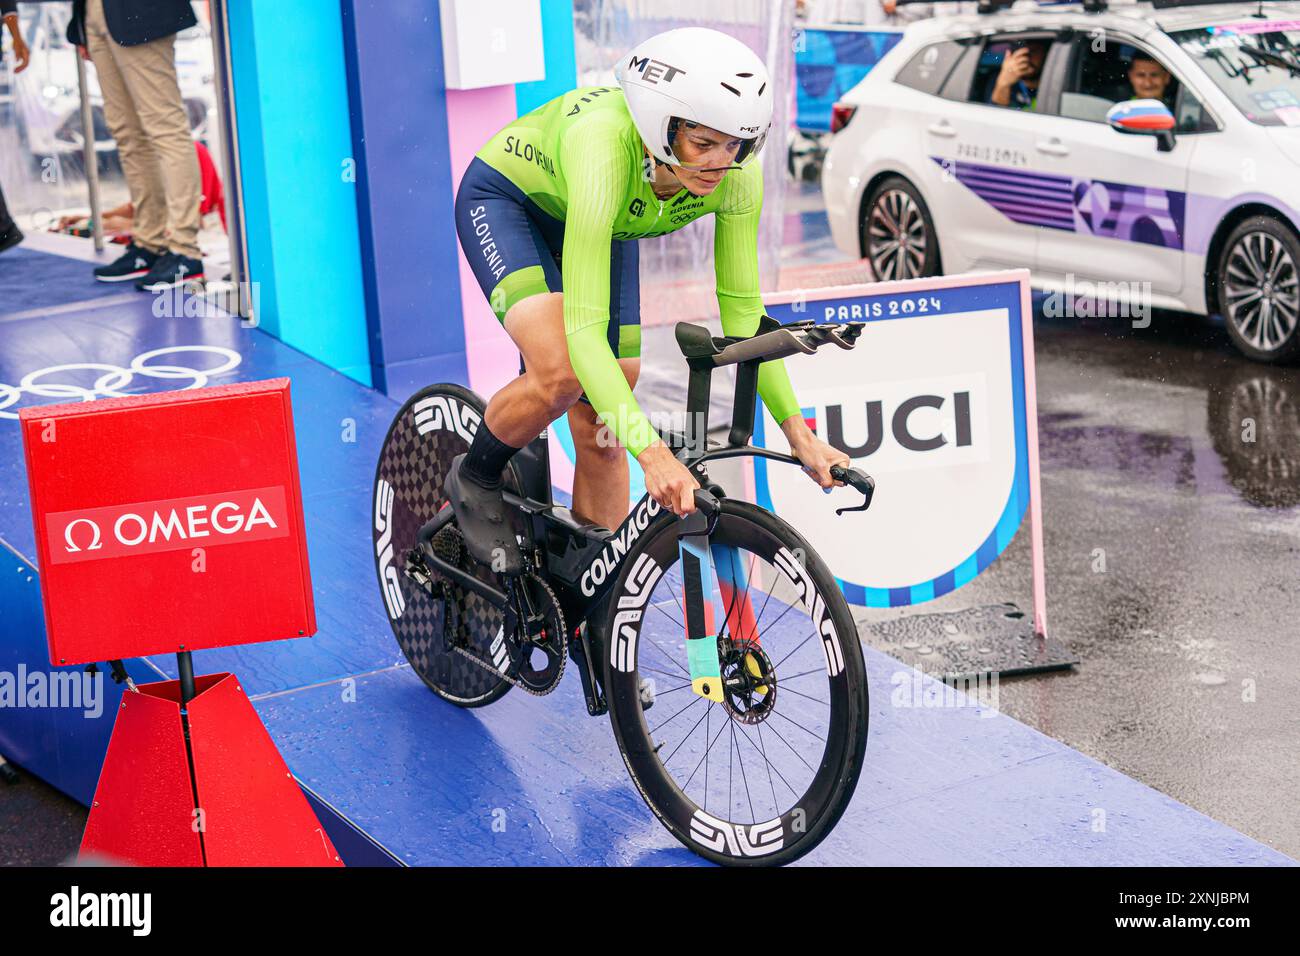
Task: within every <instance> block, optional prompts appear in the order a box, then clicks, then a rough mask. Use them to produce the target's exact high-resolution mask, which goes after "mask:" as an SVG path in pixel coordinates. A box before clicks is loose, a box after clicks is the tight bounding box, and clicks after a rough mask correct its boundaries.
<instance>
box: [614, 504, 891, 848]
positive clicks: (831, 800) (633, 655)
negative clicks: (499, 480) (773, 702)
mask: <svg viewBox="0 0 1300 956" xmlns="http://www.w3.org/2000/svg"><path fill="white" fill-rule="evenodd" d="M677 530H678V523H677V521H676V520H675V519H673V518H671V516H670V517H668V518H667V519H664V520H661V521H660V522H658V523H656V524H655V525H653V526H652V527H651V528H650V529H649V531H648V533H647V534H645V535H643V537H642V542H641V544H640V546H639V547H637V548H636V550H635V552H634V553H632V554H629V555H628V557H627V558H626V559H625V561H624V565H623V568H622V570H621V572H620V574H619V577H618V579H617V581H616V582H615V586H614V590H613V591H612V592H611V597H612V600H610V601H609V602H608V607H609V612H608V617H607V620H606V629H605V634H606V635H607V637H606V640H607V642H608V646H607V647H606V649H605V675H606V678H605V687H606V693H607V697H608V701H609V713H610V720H611V722H612V724H613V727H614V735H615V738H616V739H617V741H618V747H619V751H620V753H621V754H622V756H623V761H624V763H625V764H626V766H627V769H628V772H629V773H630V774H631V776H632V780H633V782H634V783H635V784H636V786H637V789H638V790H639V791H640V793H641V796H642V797H643V798H644V800H645V802H646V804H647V806H649V808H650V809H651V811H652V812H653V813H654V814H655V815H656V816H657V817H658V818H659V820H660V821H661V822H662V823H663V824H664V826H666V827H667V828H668V830H669V831H670V832H671V833H672V834H673V835H674V836H675V837H676V838H677V839H678V840H680V841H681V842H682V843H683V844H684V845H685V846H687V847H688V848H689V849H691V850H692V851H694V852H695V853H697V854H699V855H700V856H702V857H704V858H706V859H708V860H712V861H713V862H716V863H720V864H724V865H729V866H773V865H783V864H786V863H790V862H792V861H794V860H796V859H798V858H799V857H801V856H803V855H804V854H806V853H808V852H809V851H810V850H812V849H813V848H814V847H816V846H817V845H818V844H819V843H820V842H821V841H822V840H823V839H824V838H825V837H826V835H827V834H828V833H829V832H830V831H831V829H832V828H833V827H834V826H835V824H836V822H837V821H838V820H839V819H840V816H841V815H842V814H843V813H844V810H845V808H846V807H847V806H848V804H849V801H850V799H851V798H852V796H853V792H854V789H855V788H856V786H857V781H858V777H859V775H860V773H861V770H862V763H863V759H864V755H865V751H866V742H867V721H868V695H867V681H866V668H865V665H864V663H863V659H862V648H861V645H860V644H859V642H858V639H857V628H856V625H855V624H854V621H853V616H852V614H851V613H850V611H849V607H848V603H847V602H846V601H845V600H844V595H843V593H842V592H841V591H840V589H839V586H838V585H837V584H836V581H835V578H834V576H833V575H832V574H831V573H830V571H829V569H828V568H827V567H826V565H825V564H824V563H823V562H822V560H821V558H820V557H819V556H818V555H817V554H816V552H815V551H813V549H812V547H811V546H810V545H809V544H808V542H807V541H806V540H805V539H804V538H803V537H802V536H801V535H800V534H799V533H798V532H797V531H795V529H793V528H792V527H790V525H788V524H787V523H786V522H784V521H782V520H781V519H780V518H778V517H776V516H775V515H773V514H771V513H770V512H768V511H765V510H763V509H762V508H759V507H757V506H755V505H752V504H749V503H747V502H742V501H735V500H733V499H723V500H722V513H721V515H720V517H719V520H718V525H717V528H716V530H715V532H714V534H713V535H712V536H711V537H710V542H711V543H712V544H713V545H715V546H724V547H732V548H737V547H743V548H745V549H746V550H749V549H750V548H751V547H756V548H760V549H761V550H759V551H755V552H753V553H754V554H761V555H764V556H765V558H771V560H772V566H773V569H774V571H773V576H774V577H775V573H776V571H778V570H779V571H780V572H781V573H782V574H785V576H786V578H787V579H788V581H789V584H790V586H791V590H790V591H789V592H788V593H790V594H795V593H797V592H799V591H800V590H801V589H802V593H803V594H804V595H807V605H806V606H807V608H808V612H809V618H812V619H815V620H816V621H817V624H816V627H815V628H814V632H813V633H814V634H815V633H816V632H817V631H818V630H820V632H821V636H822V645H823V646H822V651H823V654H824V657H822V658H821V661H822V666H824V667H825V668H826V673H827V689H828V693H829V695H830V697H831V698H832V700H831V701H830V702H829V705H830V708H831V710H830V714H829V716H828V733H827V746H826V749H825V752H824V753H823V754H822V757H821V761H820V763H819V764H818V765H817V766H816V767H815V768H813V767H811V766H810V772H812V773H813V774H814V776H813V778H812V782H811V783H810V785H809V787H808V789H807V791H806V792H805V793H804V794H803V797H802V798H801V799H802V801H803V802H802V803H796V805H795V806H792V807H791V808H789V810H787V811H786V812H784V813H782V814H781V815H780V816H779V817H774V818H773V819H771V820H766V821H753V820H751V821H750V822H748V823H739V822H733V821H732V820H731V819H729V818H728V819H724V818H722V817H720V816H718V815H717V814H716V813H710V812H709V811H708V810H707V809H705V808H702V807H700V806H699V805H698V804H697V803H696V802H695V800H694V799H692V798H691V797H690V796H688V795H687V794H686V793H685V792H684V791H683V789H682V787H680V786H679V785H678V781H677V779H676V778H675V777H674V776H673V774H672V773H670V772H669V771H667V770H666V769H665V763H666V762H671V761H672V760H673V759H674V757H673V756H672V755H668V756H667V757H665V758H661V756H660V754H659V753H658V751H657V748H656V743H655V740H654V739H653V738H652V735H651V728H650V727H649V725H648V721H650V720H658V719H662V717H660V718H655V717H652V716H650V715H653V714H654V711H653V710H651V711H647V710H645V708H644V707H643V704H642V699H641V694H640V689H639V685H640V682H641V677H642V674H641V673H640V669H641V667H642V666H643V665H642V661H641V660H640V654H641V651H642V648H643V647H644V646H646V644H647V641H646V640H645V639H644V637H645V635H643V633H642V630H643V626H644V625H645V623H646V620H647V617H648V616H649V615H650V611H649V607H650V606H651V605H652V604H657V603H659V602H658V600H656V601H651V600H650V599H651V597H652V596H653V595H656V594H658V593H659V592H660V590H661V589H662V584H661V582H668V581H669V578H670V574H671V572H672V567H673V565H674V564H675V563H677V561H678V556H677V535H676V532H677ZM779 549H785V552H786V555H787V556H790V555H802V556H803V560H802V562H795V563H794V564H793V565H790V566H789V569H788V570H787V568H786V567H785V566H783V565H789V561H787V560H786V558H784V557H783V558H781V559H780V561H781V564H778V563H777V561H778V559H777V558H776V555H777V552H778V550H779ZM800 576H801V577H803V578H804V581H803V582H802V583H801V582H799V581H796V580H795V579H796V577H800ZM669 587H670V589H671V583H670V584H669ZM773 587H774V588H775V587H776V585H773ZM808 587H811V589H812V590H811V592H809V590H807V588H808ZM760 593H763V592H761V591H760V592H756V595H757V594H760ZM814 595H815V596H816V597H814ZM818 597H819V598H820V601H819V600H817V598H818ZM778 603H780V602H778ZM766 606H767V604H766V602H765V603H764V611H763V612H761V613H760V614H759V615H758V618H759V622H758V623H761V621H762V619H763V618H764V616H765V615H766ZM790 606H791V607H793V606H794V605H793V604H792V605H790ZM670 616H671V615H670ZM778 620H779V619H778ZM682 636H683V637H684V635H682ZM810 636H811V635H810ZM759 638H760V641H761V640H762V638H763V635H762V634H761V633H760V634H759ZM791 653H794V652H791ZM814 653H815V642H814ZM684 659H685V657H684V652H683V657H682V660H684ZM658 660H660V659H658V658H656V661H658ZM659 673H663V671H662V670H661V671H659ZM772 673H773V674H774V675H775V676H776V678H777V680H776V681H774V682H773V683H774V686H776V687H777V693H780V687H781V684H780V679H781V673H780V666H779V665H778V666H777V667H776V669H774V670H773V672H772ZM674 676H677V675H676V674H674ZM795 676H798V677H803V676H807V675H804V674H797V675H795ZM687 683H689V679H688V678H687ZM690 693H691V692H690V691H689V689H687V690H686V694H687V695H689V694H690ZM795 693H797V692H795V691H788V692H787V696H790V695H791V694H795ZM664 699H666V695H665V696H664ZM685 699H686V698H678V699H677V700H685ZM701 700H703V698H695V703H699V702H700V701H701ZM795 700H796V701H797V697H796V698H795ZM706 703H707V702H706ZM671 706H673V707H674V708H675V706H676V704H674V705H671ZM691 706H694V705H693V704H692V705H691ZM715 706H718V705H715V704H711V703H709V704H707V707H708V708H709V709H711V708H713V707H715ZM778 706H779V701H778ZM721 716H724V717H726V716H728V712H727V711H726V710H724V711H723V712H722V714H721ZM675 717H676V715H675V714H674V717H673V718H670V719H675ZM728 719H730V720H733V721H735V718H734V717H728ZM666 722H667V721H665V723H666ZM772 723H773V727H772V728H771V729H772V731H773V732H774V733H775V732H776V730H777V728H778V726H779V725H777V724H776V722H775V721H773V722H772ZM693 732H694V731H692V733H693ZM721 733H722V731H721V730H719V734H721ZM733 734H734V728H733ZM708 736H709V731H707V730H706V733H705V738H706V739H707V738H708ZM714 739H715V740H716V739H717V738H714ZM735 739H736V738H735V737H734V736H733V740H735ZM759 739H760V741H761V739H762V738H761V736H760V738H759ZM683 743H685V741H683ZM750 743H751V744H752V743H753V739H752V737H751V739H750ZM660 746H663V745H662V744H661V745H660ZM679 746H680V745H679ZM737 746H738V747H740V748H743V742H741V743H740V744H738V745H737ZM706 749H707V748H706ZM791 749H792V750H793V749H794V748H793V747H792V748H791ZM732 756H733V758H734V755H732ZM763 759H764V760H768V757H767V755H766V753H764V758H763ZM733 763H734V759H733ZM769 766H771V763H769ZM697 770H698V765H697ZM707 774H708V771H707V767H706V781H705V794H706V796H705V803H706V806H707V803H708V797H707V794H708V792H709V790H708V782H707ZM782 779H783V780H784V779H785V778H784V777H782ZM690 783H691V781H689V780H688V781H687V786H688V787H689V785H690ZM729 787H730V781H729ZM746 789H748V783H747V784H746ZM776 799H777V796H776V792H775V788H774V792H773V800H774V802H775V801H776ZM728 806H729V807H731V806H734V803H733V802H732V800H731V799H730V795H729V799H728ZM778 809H779V808H778ZM796 811H798V813H796ZM778 821H779V823H780V826H779V827H778V826H776V824H777V822H778Z"/></svg>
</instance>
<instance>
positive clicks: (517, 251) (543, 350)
mask: <svg viewBox="0 0 1300 956" xmlns="http://www.w3.org/2000/svg"><path fill="white" fill-rule="evenodd" d="M544 220H545V217H544V216H542V215H541V214H540V212H539V211H537V210H535V209H533V208H531V203H530V201H529V200H528V198H527V197H526V196H525V195H524V194H523V192H522V191H520V189H519V188H518V187H517V186H515V185H514V184H513V183H511V182H510V181H509V180H508V179H506V178H505V177H504V176H503V175H501V173H499V172H497V171H496V170H495V169H493V168H492V167H491V166H489V165H487V164H486V163H484V162H483V161H482V160H480V159H475V160H474V161H473V162H472V163H470V166H469V169H467V170H466V172H465V176H464V177H463V178H462V180H461V185H460V189H459V190H458V191H457V194H456V231H457V234H458V236H459V239H460V244H461V248H462V249H463V250H464V252H465V256H466V259H467V260H468V261H469V264H470V268H471V269H472V270H473V272H474V277H475V278H476V279H477V280H478V283H479V287H480V288H481V289H482V290H483V294H484V296H486V297H487V300H488V303H489V304H490V305H491V307H492V311H493V312H494V313H495V314H496V316H497V318H498V319H500V320H501V322H502V324H503V325H504V326H505V329H506V332H507V333H508V334H509V335H510V337H511V339H513V340H514V343H515V345H516V346H517V347H518V348H519V350H520V352H521V353H522V354H523V356H524V362H525V364H526V367H527V369H528V371H527V372H526V373H523V374H521V375H520V376H519V378H517V379H515V380H514V381H512V382H511V383H510V384H509V385H507V386H506V387H505V388H503V389H502V390H500V391H499V392H497V393H496V394H495V395H494V396H492V399H491V401H490V402H489V403H488V407H487V413H486V415H485V416H484V423H485V424H486V425H487V429H486V431H485V434H484V435H483V436H482V437H481V438H480V437H479V436H476V438H475V443H474V445H473V446H471V450H470V459H471V460H472V461H474V462H475V463H476V464H478V463H479V461H480V459H491V461H492V465H493V467H494V468H495V466H496V465H497V464H500V465H501V466H502V467H504V464H505V460H506V458H508V457H509V454H510V452H511V451H512V450H513V449H518V448H522V447H523V446H524V445H526V444H528V442H530V441H532V440H533V439H534V438H535V437H537V435H538V434H539V433H540V432H541V430H542V429H543V428H545V427H546V426H547V424H549V423H550V422H551V421H552V420H553V419H554V418H556V417H558V416H559V415H561V414H563V413H564V411H565V410H566V409H567V408H568V407H569V405H570V404H572V403H573V401H574V400H575V399H576V398H577V394H578V392H579V391H580V390H581V389H580V388H577V386H576V380H574V379H573V375H572V372H571V370H570V369H569V367H568V357H567V352H566V353H564V354H563V355H561V354H560V351H561V350H563V349H564V347H565V343H564V316H563V306H562V301H563V300H562V298H561V296H560V295H559V292H560V288H561V286H560V270H559V268H558V267H557V266H556V263H555V254H554V251H553V249H552V248H551V247H552V245H554V242H555V240H554V237H551V236H548V235H545V234H543V231H542V228H541V227H540V225H539V222H542V221H544ZM556 227H557V228H560V229H562V228H563V227H562V226H560V225H559V224H556ZM503 456H504V457H503ZM480 477H482V478H487V477H488V476H486V475H482V476H480Z"/></svg>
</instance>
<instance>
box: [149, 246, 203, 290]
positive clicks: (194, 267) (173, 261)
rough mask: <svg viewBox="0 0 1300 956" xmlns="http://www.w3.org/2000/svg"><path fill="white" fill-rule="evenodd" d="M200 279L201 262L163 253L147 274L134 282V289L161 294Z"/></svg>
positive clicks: (170, 253) (201, 273) (201, 274)
mask: <svg viewBox="0 0 1300 956" xmlns="http://www.w3.org/2000/svg"><path fill="white" fill-rule="evenodd" d="M202 278H203V260H201V259H191V258H190V257H189V256H182V255H177V254H176V253H174V252H165V253H163V254H162V255H161V256H159V257H158V261H157V262H155V263H154V264H153V268H152V269H150V270H149V274H148V275H146V276H145V277H144V278H142V279H139V280H138V281H137V282H136V284H135V287H136V288H137V289H143V290H144V291H145V292H161V291H162V290H163V289H171V288H173V287H175V286H178V285H184V284H185V283H187V282H193V281H195V280H196V279H202Z"/></svg>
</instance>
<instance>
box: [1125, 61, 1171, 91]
mask: <svg viewBox="0 0 1300 956" xmlns="http://www.w3.org/2000/svg"><path fill="white" fill-rule="evenodd" d="M1128 81H1129V84H1130V85H1131V86H1132V87H1133V95H1134V96H1137V97H1139V98H1141V99H1144V100H1158V99H1162V98H1163V97H1164V95H1165V88H1166V87H1168V86H1169V72H1168V71H1167V70H1166V69H1165V68H1164V67H1163V66H1161V65H1160V64H1159V63H1155V62H1153V61H1152V60H1141V59H1139V60H1134V61H1133V65H1132V66H1131V67H1129V71H1128Z"/></svg>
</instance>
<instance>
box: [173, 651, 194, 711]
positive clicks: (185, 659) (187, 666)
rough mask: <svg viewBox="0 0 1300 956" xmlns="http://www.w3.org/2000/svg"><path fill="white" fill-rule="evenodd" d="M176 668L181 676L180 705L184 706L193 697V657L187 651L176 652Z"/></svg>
mask: <svg viewBox="0 0 1300 956" xmlns="http://www.w3.org/2000/svg"><path fill="white" fill-rule="evenodd" d="M176 670H177V671H178V672H179V673H180V678H181V706H182V707H184V706H185V705H186V704H188V703H189V702H190V701H192V700H193V699H194V659H193V658H192V657H191V656H190V652H189V651H180V652H178V653H177V654H176Z"/></svg>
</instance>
